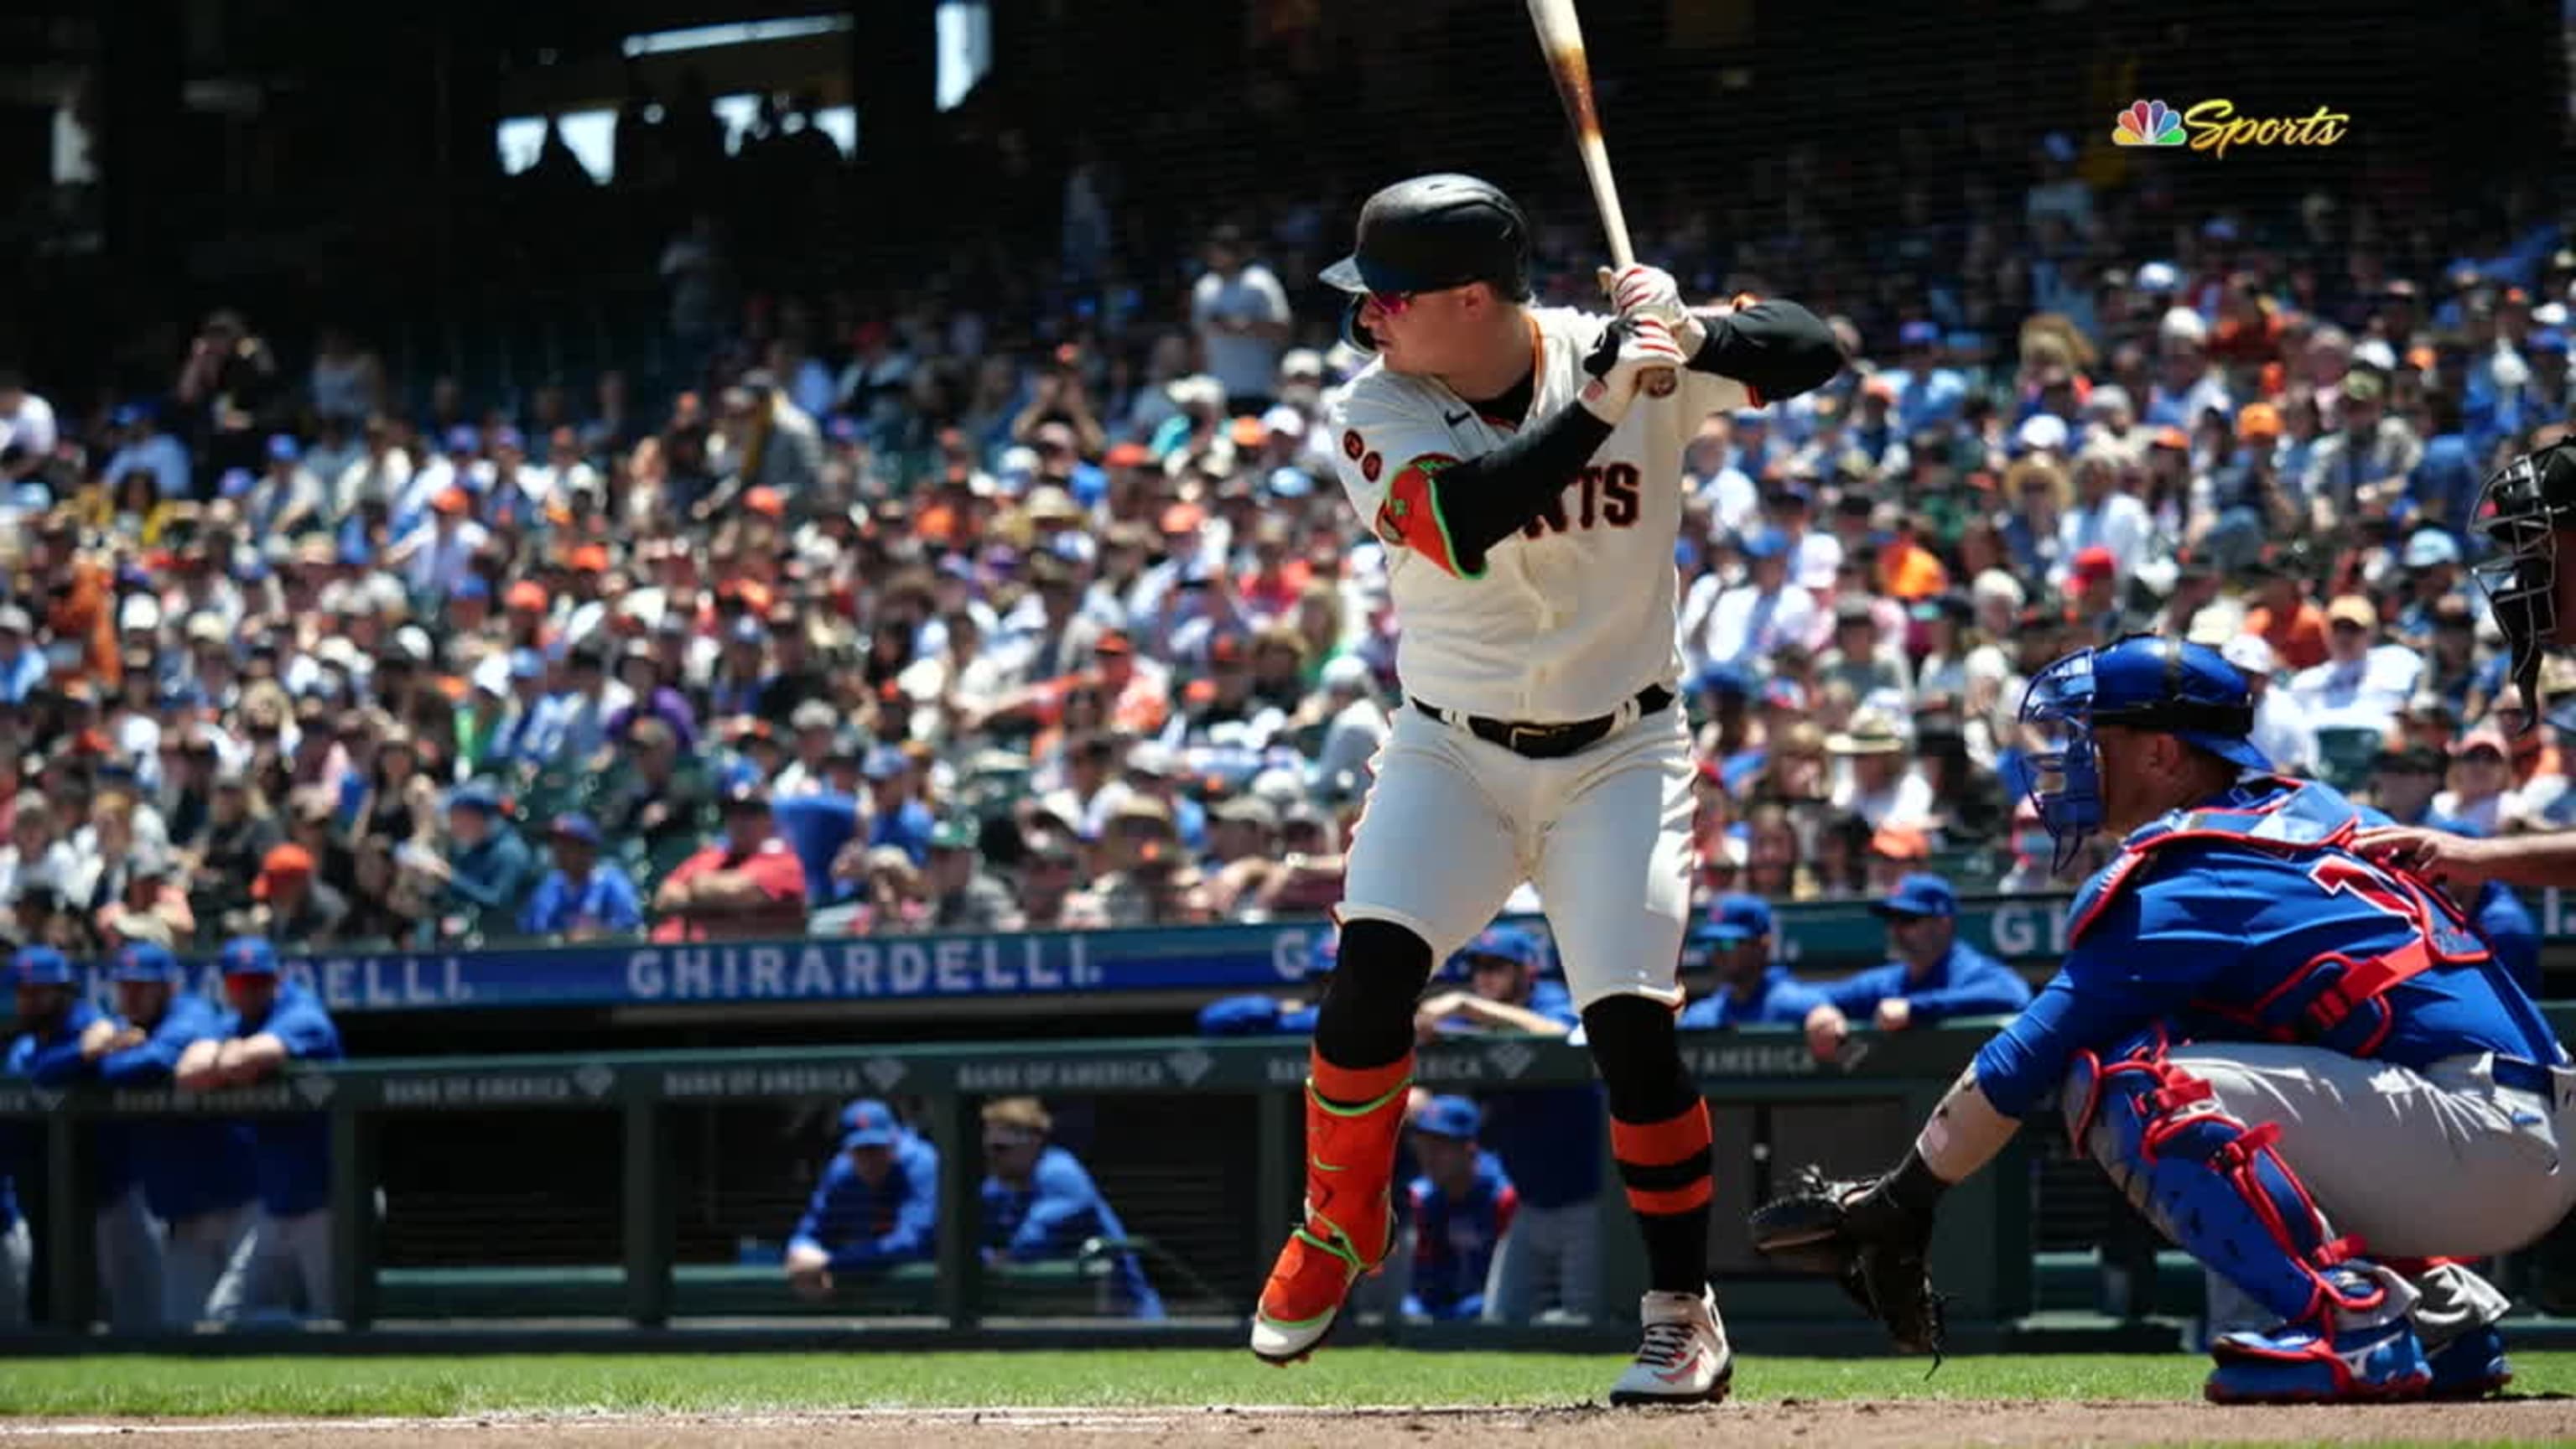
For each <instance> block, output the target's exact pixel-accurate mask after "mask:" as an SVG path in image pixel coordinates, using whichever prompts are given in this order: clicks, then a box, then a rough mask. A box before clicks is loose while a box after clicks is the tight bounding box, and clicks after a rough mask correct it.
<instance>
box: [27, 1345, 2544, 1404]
mask: <svg viewBox="0 0 2576 1449" xmlns="http://www.w3.org/2000/svg"><path fill="white" fill-rule="evenodd" d="M2514 1366H2515V1370H2516V1378H2515V1381H2514V1389H2515V1391H2516V1392H2517V1393H2530V1394H2564V1393H2571V1392H2576V1353H2561V1354H2518V1355H2516V1356H2515V1360H2514ZM1924 1367H1925V1365H1924V1361H1923V1360H1920V1359H1798V1358H1765V1359H1748V1360H1746V1361H1745V1362H1744V1364H1743V1366H1742V1368H1741V1369H1740V1370H1739V1371H1738V1373H1737V1377H1736V1393H1737V1396H1738V1397H1739V1398H1743V1399H1748V1400H1753V1401H1771V1400H1779V1399H1784V1398H1797V1399H1900V1398H1902V1399H2138V1400H2196V1399H2197V1398H2198V1397H2199V1394H2200V1381H2201V1377H2202V1375H2203V1374H2204V1373H2205V1372H2206V1371H2207V1363H2206V1361H2205V1360H2202V1359H2199V1358H2196V1357H2192V1356H2188V1355H2184V1354H2164V1355H2154V1356H2134V1357H2113V1356H2086V1357H2076V1356H2060V1357H2045V1358H1973V1359H1952V1360H1950V1361H1949V1362H1948V1363H1946V1364H1944V1365H1942V1367H1941V1370H1940V1372H1939V1373H1937V1374H1934V1375H1933V1376H1931V1377H1930V1378H1928V1379H1927V1378H1925V1377H1924ZM1617 1368H1618V1360H1617V1359H1616V1358H1614V1357H1601V1356H1591V1355H1580V1356H1578V1355H1554V1354H1551V1355H1542V1354H1475V1353H1405V1352H1399V1351H1394V1350H1387V1349H1366V1348H1356V1349H1348V1350H1343V1351H1339V1352H1333V1353H1329V1354H1327V1355H1325V1356H1324V1357H1322V1358H1320V1359H1317V1360H1316V1361H1314V1362H1312V1363H1308V1364H1305V1365H1301V1366H1299V1367H1297V1368H1293V1369H1287V1370H1278V1369H1271V1368H1267V1367H1264V1366H1263V1365H1261V1364H1258V1363H1256V1362H1254V1361H1253V1360H1252V1359H1250V1358H1249V1357H1247V1356H1246V1355H1243V1354H1240V1353H1231V1352H1217V1351H1199V1350H1163V1351H1141V1352H1140V1351H1129V1350H1102V1351H1099V1352H1093V1353H1010V1354H1003V1353H923V1354H763V1355H690V1356H686V1357H682V1356H678V1355H667V1356H666V1355H649V1356H648V1355H643V1354H632V1355H597V1356H591V1355H562V1356H520V1357H501V1358H224V1359H202V1358H126V1357H97V1358H78V1359H44V1360H32V1361H24V1362H19V1363H15V1364H11V1365H10V1366H9V1367H8V1368H7V1369H6V1370H5V1371H0V1414H5V1415H49V1416H73V1417H78V1416H90V1415H118V1416H124V1415H154V1416H165V1415H166V1416H203V1415H262V1416H281V1415H297V1416H301V1415H366V1416H393V1417H409V1416H444V1415H464V1414H482V1413H510V1412H516V1413H582V1412H592V1413H598V1412H628V1413H632V1412H641V1411H651V1410H674V1411H691V1412H701V1413H704V1412H727V1411H760V1410H768V1411H779V1410H795V1409H850V1408H861V1407H876V1408H938V1407H966V1406H979V1405H991V1406H1038V1405H1043V1406H1068V1407H1072V1406H1079V1407H1092V1408H1148V1407H1186V1406H1196V1405H1205V1404H1294V1405H1311V1406H1314V1407H1317V1408H1341V1407H1358V1406H1367V1405H1417V1404H1529V1405H1549V1404H1557V1405H1563V1404H1574V1403H1581V1402H1584V1401H1587V1400H1589V1401H1595V1402H1597V1401H1598V1400H1599V1399H1600V1398H1601V1396H1602V1395H1603V1393H1604V1392H1605V1391H1606V1390H1607V1389H1608V1387H1609V1384H1610V1379H1611V1377H1612V1376H1613V1375H1614V1374H1615V1373H1616V1372H1617Z"/></svg>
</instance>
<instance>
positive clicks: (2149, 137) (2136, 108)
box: [2111, 101, 2184, 146]
mask: <svg viewBox="0 0 2576 1449" xmlns="http://www.w3.org/2000/svg"><path fill="white" fill-rule="evenodd" d="M2111 140H2112V142H2113V144H2115V145H2121V146H2180V145H2182V144H2184V142H2183V135H2182V113H2181V112H2179V111H2176V110H2175V109H2174V108H2173V107H2171V106H2168V105H2166V104H2165V103H2164V102H2162V101H2137V102H2134V103H2132V104H2131V105H2130V107H2129V108H2128V109H2127V110H2125V111H2122V112H2121V113H2120V114H2119V116H2118V118H2117V119H2116V120H2114V121H2113V123H2112V126H2111Z"/></svg>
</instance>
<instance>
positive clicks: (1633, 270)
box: [1601, 265, 1708, 357]
mask: <svg viewBox="0 0 2576 1449" xmlns="http://www.w3.org/2000/svg"><path fill="white" fill-rule="evenodd" d="M1601 290H1602V291H1604V292H1606V293H1608V294H1609V297H1610V305H1612V306H1613V307H1616V308H1618V309H1619V315H1620V316H1622V317H1660V318H1662V319H1663V321H1664V325H1665V326H1667V327H1670V328H1671V329H1673V340H1674V341H1676V342H1678V343H1680V344H1681V347H1682V355H1683V356H1684V357H1695V356H1697V355H1698V353H1699V349H1700V344H1702V343H1704V342H1706V341H1707V340H1708V328H1707V326H1706V325H1705V324H1703V323H1702V322H1701V321H1700V320H1699V318H1698V317H1697V316H1695V315H1693V314H1692V312H1691V310H1690V309H1689V308H1688V307H1685V306H1683V305H1682V288H1681V284H1680V283H1679V282H1676V281H1674V280H1673V274H1672V273H1670V272H1668V271H1665V270H1664V269H1663V268H1661V267H1649V266H1643V265H1630V266H1625V267H1621V268H1619V269H1617V270H1616V271H1613V270H1612V269H1610V268H1608V267H1603V268H1602V269H1601Z"/></svg>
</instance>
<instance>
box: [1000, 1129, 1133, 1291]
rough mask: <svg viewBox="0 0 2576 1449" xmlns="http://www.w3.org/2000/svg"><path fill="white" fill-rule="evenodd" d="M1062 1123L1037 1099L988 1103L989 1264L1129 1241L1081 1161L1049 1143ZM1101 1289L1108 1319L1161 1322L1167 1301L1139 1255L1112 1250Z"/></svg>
mask: <svg viewBox="0 0 2576 1449" xmlns="http://www.w3.org/2000/svg"><path fill="white" fill-rule="evenodd" d="M1054 1131H1055V1119H1054V1118H1053V1117H1051V1116H1049V1115H1048V1114H1047V1110H1046V1108H1045V1107H1044V1106H1042V1105H1040V1104H1039V1102H1038V1099H1037V1098H1035V1097H1004V1098H1002V1099H1000V1100H999V1101H994V1102H987V1103H985V1104H984V1174H985V1175H984V1186H983V1189H982V1192H983V1201H984V1261H985V1262H987V1263H1000V1262H1012V1263H1032V1262H1037V1261H1040V1260H1043V1259H1047V1258H1076V1257H1082V1256H1084V1255H1085V1250H1086V1248H1088V1246H1089V1245H1090V1244H1091V1243H1092V1241H1093V1240H1095V1239H1097V1240H1099V1241H1100V1242H1102V1243H1104V1244H1117V1243H1123V1242H1124V1241H1126V1238H1127V1229H1126V1227H1125V1225H1124V1224H1122V1223H1120V1222H1119V1221H1118V1214H1117V1213H1116V1212H1114V1211H1112V1210H1111V1209H1110V1206H1109V1200H1108V1199H1107V1198H1105V1197H1102V1196H1101V1195H1100V1189H1099V1187H1098V1186H1097V1185H1096V1184H1094V1183H1093V1182H1092V1180H1091V1174H1090V1173H1089V1172H1087V1171H1085V1170H1084V1169H1083V1166H1082V1163H1081V1162H1080V1161H1078V1160H1077V1159H1076V1158H1075V1157H1074V1155H1073V1154H1072V1153H1071V1152H1069V1151H1067V1150H1066V1149H1064V1148H1062V1147H1057V1146H1054V1145H1052V1144H1050V1143H1049V1142H1048V1141H1047V1138H1048V1136H1049V1135H1050V1134H1052V1133H1053V1132H1054ZM1109 1261H1110V1271H1109V1275H1108V1277H1107V1278H1106V1279H1104V1280H1103V1282H1102V1284H1101V1303H1100V1308H1101V1311H1102V1312H1103V1313H1109V1314H1116V1315H1120V1316H1123V1317H1127V1318H1161V1317H1162V1316H1163V1299H1162V1296H1161V1295H1160V1294H1158V1293H1156V1292H1155V1291H1154V1285H1153V1284H1152V1283H1151V1282H1149V1281H1147V1279H1146V1277H1145V1269H1144V1267H1143V1265H1142V1264H1140V1263H1138V1262H1137V1261H1136V1255H1135V1254H1133V1253H1130V1252H1126V1251H1124V1250H1112V1252H1111V1257H1110V1260H1109Z"/></svg>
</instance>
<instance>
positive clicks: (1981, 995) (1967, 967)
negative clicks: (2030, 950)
mask: <svg viewBox="0 0 2576 1449" xmlns="http://www.w3.org/2000/svg"><path fill="white" fill-rule="evenodd" d="M1813 990H1814V991H1815V992H1816V994H1817V996H1818V998H1819V999H1821V1000H1824V1001H1830V1002H1832V1003H1833V1004H1834V1007H1835V1009H1836V1010H1838V1011H1840V1012H1842V1014H1843V1015H1844V1016H1846V1017H1849V1018H1850V1019H1851V1020H1853V1021H1857V1022H1866V1021H1868V1020H1869V1017H1870V1014H1871V1013H1872V1012H1875V1011H1876V1010H1878V1004H1879V1003H1880V1002H1882V1001H1885V1000H1886V999H1887V998H1889V997H1891V996H1902V997H1904V998H1905V1002H1906V1005H1908V1006H1909V1007H1911V1008H1913V1012H1914V1020H1915V1021H1917V1022H1919V1023H1921V1024H1923V1025H1926V1026H1929V1025H1931V1024H1932V1023H1933V1022H1936V1021H1943V1020H1946V1019H1948V1018H1950V1017H1953V1016H2006V1015H2009V1014H2011V1013H2013V1012H2016V1011H2019V1010H2021V1009H2022V1008H2023V1007H2025V1006H2028V1005H2030V983H2029V982H2027V981H2024V980H2022V979H2021V977H2020V976H2019V975H2017V974H2016V973H2015V972H2014V971H2013V969H2012V968H2011V967H2009V966H2006V965H2005V964H2004V963H2002V962H2001V961H1998V960H1996V959H1995V958H1994V957H1992V956H1989V955H1987V954H1986V953H1985V952H1983V951H1980V950H1978V949H1977V948H1976V947H1974V946H1971V945H1969V944H1967V943H1966V942H1964V941H1953V942H1951V943H1950V954H1949V955H1947V956H1944V957H1942V958H1941V960H1940V963H1939V964H1938V965H1935V966H1934V967H1933V968H1932V969H1931V970H1930V971H1927V972H1925V973H1924V974H1923V976H1922V978H1921V979H1920V980H1915V979H1913V978H1910V977H1908V976H1907V975H1906V966H1905V963H1904V962H1902V961H1890V962H1888V963H1886V964H1885V965H1881V966H1872V967H1871V968H1869V969H1868V970H1866V971H1858V972H1854V973H1853V974H1852V975H1850V976H1848V977H1845V978H1844V979H1843V980H1840V981H1834V982H1828V983H1826V984H1824V985H1821V986H1817V987H1814V988H1813Z"/></svg>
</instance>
